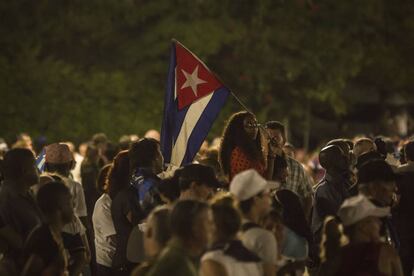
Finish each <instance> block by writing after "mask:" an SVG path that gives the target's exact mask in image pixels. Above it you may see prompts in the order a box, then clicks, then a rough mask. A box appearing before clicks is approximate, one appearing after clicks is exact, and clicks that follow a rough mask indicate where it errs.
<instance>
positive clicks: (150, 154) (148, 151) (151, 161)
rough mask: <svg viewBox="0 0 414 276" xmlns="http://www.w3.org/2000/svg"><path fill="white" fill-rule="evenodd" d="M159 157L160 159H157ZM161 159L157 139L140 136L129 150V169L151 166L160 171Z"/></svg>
mask: <svg viewBox="0 0 414 276" xmlns="http://www.w3.org/2000/svg"><path fill="white" fill-rule="evenodd" d="M160 158H161V160H159V159H160ZM162 161H163V160H162V155H161V152H160V143H159V142H158V141H157V140H155V139H152V138H142V139H140V140H138V141H137V142H134V143H133V144H132V145H131V148H130V150H129V162H130V168H131V171H134V170H136V169H138V168H152V169H154V170H158V171H159V172H161V171H160V170H162ZM159 172H157V173H159Z"/></svg>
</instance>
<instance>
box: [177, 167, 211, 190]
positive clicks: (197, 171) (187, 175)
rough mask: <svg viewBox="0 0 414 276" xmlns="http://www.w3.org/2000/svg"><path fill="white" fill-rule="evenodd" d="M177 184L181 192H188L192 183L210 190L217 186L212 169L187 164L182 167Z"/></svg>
mask: <svg viewBox="0 0 414 276" xmlns="http://www.w3.org/2000/svg"><path fill="white" fill-rule="evenodd" d="M178 182H179V185H180V190H181V191H185V190H188V189H189V188H190V186H191V183H193V182H194V183H196V185H205V186H208V187H211V188H217V187H218V184H219V183H218V180H217V178H216V175H215V173H214V170H213V168H211V167H209V166H205V165H201V164H188V165H185V166H184V167H182V168H181V169H180V176H179V178H178Z"/></svg>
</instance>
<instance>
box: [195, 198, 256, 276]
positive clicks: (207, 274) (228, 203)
mask: <svg viewBox="0 0 414 276" xmlns="http://www.w3.org/2000/svg"><path fill="white" fill-rule="evenodd" d="M234 204H235V203H234V200H233V198H232V197H231V196H230V195H227V196H220V197H219V198H218V199H216V200H214V199H213V203H212V205H211V210H212V211H213V220H214V225H215V227H214V232H213V244H212V246H211V247H210V249H209V250H208V251H207V252H206V253H204V255H203V256H202V258H201V274H202V275H203V276H244V275H245V276H259V275H262V268H261V260H260V258H259V257H258V256H257V255H256V254H254V253H253V252H251V251H250V250H249V249H247V248H246V247H245V246H244V245H243V243H242V242H241V241H240V240H238V239H237V238H236V235H237V232H238V231H239V229H240V227H241V217H240V214H239V212H238V210H237V209H236V208H235V207H234Z"/></svg>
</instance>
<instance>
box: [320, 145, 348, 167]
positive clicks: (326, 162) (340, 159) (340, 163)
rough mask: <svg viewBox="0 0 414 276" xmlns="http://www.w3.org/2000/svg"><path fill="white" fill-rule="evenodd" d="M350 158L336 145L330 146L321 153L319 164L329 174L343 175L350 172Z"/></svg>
mask: <svg viewBox="0 0 414 276" xmlns="http://www.w3.org/2000/svg"><path fill="white" fill-rule="evenodd" d="M348 162H349V161H348V158H347V157H346V155H345V154H344V152H343V150H342V149H341V148H340V147H339V146H336V145H333V144H332V145H328V146H326V147H324V148H323V149H321V151H320V153H319V163H320V165H321V166H322V168H324V169H325V170H326V171H327V172H328V173H342V172H345V171H347V170H348V167H349V163H348Z"/></svg>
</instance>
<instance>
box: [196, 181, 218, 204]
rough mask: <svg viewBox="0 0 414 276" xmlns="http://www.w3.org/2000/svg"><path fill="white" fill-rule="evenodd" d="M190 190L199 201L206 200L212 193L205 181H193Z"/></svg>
mask: <svg viewBox="0 0 414 276" xmlns="http://www.w3.org/2000/svg"><path fill="white" fill-rule="evenodd" d="M191 190H192V193H193V195H194V197H195V198H197V199H198V200H200V201H207V200H208V199H209V198H210V197H211V195H212V194H213V189H212V188H211V187H210V186H208V185H207V184H205V183H196V182H193V183H192V184H191Z"/></svg>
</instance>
